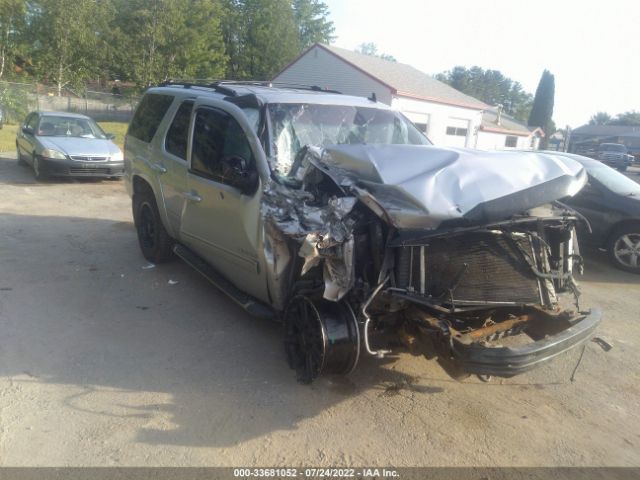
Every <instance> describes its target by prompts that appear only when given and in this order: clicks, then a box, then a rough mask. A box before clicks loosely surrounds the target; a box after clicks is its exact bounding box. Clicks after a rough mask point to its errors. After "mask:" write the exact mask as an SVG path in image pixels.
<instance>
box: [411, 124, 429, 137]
mask: <svg viewBox="0 0 640 480" xmlns="http://www.w3.org/2000/svg"><path fill="white" fill-rule="evenodd" d="M413 124H414V125H415V126H416V127H417V128H418V130H420V131H421V132H422V133H424V134H425V135H426V134H427V128H428V125H427V124H426V123H419V122H413Z"/></svg>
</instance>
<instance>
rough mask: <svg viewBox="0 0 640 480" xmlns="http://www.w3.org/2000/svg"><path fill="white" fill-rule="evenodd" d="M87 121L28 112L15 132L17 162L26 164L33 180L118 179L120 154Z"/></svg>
mask: <svg viewBox="0 0 640 480" xmlns="http://www.w3.org/2000/svg"><path fill="white" fill-rule="evenodd" d="M113 138H114V135H112V134H108V133H105V132H103V131H102V129H101V128H100V126H99V125H98V124H97V123H96V122H94V121H93V120H92V119H91V118H89V117H87V116H85V115H80V114H76V113H67V112H32V113H30V114H29V115H28V116H27V118H26V119H25V121H24V124H23V125H22V127H21V128H20V129H19V130H18V133H17V136H16V150H17V151H18V161H19V162H21V163H28V164H29V165H31V167H32V168H33V172H34V174H35V176H36V178H37V179H42V178H45V177H48V176H51V177H62V176H70V177H114V178H115V177H121V176H122V172H123V170H124V161H123V158H122V151H121V150H120V148H118V146H117V145H116V144H115V143H113V142H112V141H111V140H112V139H113Z"/></svg>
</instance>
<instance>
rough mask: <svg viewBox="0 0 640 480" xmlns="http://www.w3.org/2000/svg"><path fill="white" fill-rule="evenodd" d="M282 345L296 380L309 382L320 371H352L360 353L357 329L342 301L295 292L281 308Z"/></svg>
mask: <svg viewBox="0 0 640 480" xmlns="http://www.w3.org/2000/svg"><path fill="white" fill-rule="evenodd" d="M285 322H286V327H287V336H286V339H285V345H286V349H287V357H288V359H289V365H290V366H291V368H294V369H295V370H296V372H297V375H298V380H299V381H301V382H303V383H309V382H311V381H312V380H313V379H315V378H316V377H317V376H318V375H320V374H322V373H328V374H337V375H344V374H347V373H350V372H351V371H353V369H354V368H355V366H356V365H357V363H358V359H359V356H360V330H359V328H358V322H357V320H356V317H355V315H354V314H353V310H351V307H350V306H349V305H348V304H347V303H346V302H344V301H343V302H330V301H328V300H324V299H322V300H311V299H310V298H308V297H304V296H298V297H295V298H293V299H292V300H291V302H290V303H289V306H288V307H287V310H286V312H285Z"/></svg>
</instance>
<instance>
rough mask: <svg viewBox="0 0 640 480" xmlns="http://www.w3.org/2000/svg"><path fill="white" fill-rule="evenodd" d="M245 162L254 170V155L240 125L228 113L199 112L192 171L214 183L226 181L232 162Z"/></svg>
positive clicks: (192, 152) (196, 123) (193, 147)
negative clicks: (240, 160)
mask: <svg viewBox="0 0 640 480" xmlns="http://www.w3.org/2000/svg"><path fill="white" fill-rule="evenodd" d="M238 157H239V158H242V159H243V160H244V161H245V162H246V164H247V165H250V166H253V165H254V161H253V153H252V151H251V147H250V145H249V141H248V139H247V136H246V135H245V133H244V130H242V127H241V126H240V124H239V123H238V122H237V121H236V120H235V119H234V118H233V117H232V116H231V115H229V114H228V113H226V112H224V111H222V110H218V109H215V108H200V109H198V110H197V112H196V117H195V124H194V130H193V145H192V148H191V171H192V172H193V173H195V174H197V175H200V176H203V177H207V178H210V179H212V180H215V181H218V182H221V183H227V184H230V182H229V181H227V180H226V179H225V171H226V170H227V168H228V164H229V161H233V160H234V159H237V158H238Z"/></svg>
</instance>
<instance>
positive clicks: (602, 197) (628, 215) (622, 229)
mask: <svg viewBox="0 0 640 480" xmlns="http://www.w3.org/2000/svg"><path fill="white" fill-rule="evenodd" d="M549 153H551V152H549ZM561 155H565V156H568V157H570V158H572V159H574V160H577V161H578V162H580V163H581V164H582V165H583V166H584V167H585V170H586V171H587V175H588V178H589V182H588V183H587V185H586V186H585V187H584V188H583V189H582V190H581V191H580V192H578V194H576V195H575V196H574V197H570V198H567V199H565V200H564V203H566V204H568V205H569V206H571V207H573V208H575V209H576V210H577V211H578V212H579V213H581V214H582V215H584V216H585V217H586V218H587V220H588V221H589V223H590V226H591V230H592V234H591V235H586V236H585V237H584V238H583V239H581V241H585V242H588V243H594V244H595V246H597V247H600V248H604V249H606V250H607V252H608V254H609V258H610V259H611V262H612V263H613V264H614V265H615V266H616V267H618V268H620V269H622V270H626V271H628V272H632V273H640V185H639V184H637V183H636V182H634V181H633V180H631V179H630V178H628V177H626V176H624V175H623V174H621V173H619V172H616V171H615V170H614V169H612V168H609V167H607V166H606V165H603V164H602V163H601V162H599V161H597V160H593V159H591V158H587V157H582V156H580V155H572V154H569V153H561Z"/></svg>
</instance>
